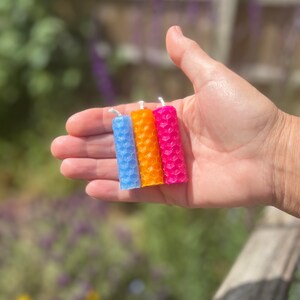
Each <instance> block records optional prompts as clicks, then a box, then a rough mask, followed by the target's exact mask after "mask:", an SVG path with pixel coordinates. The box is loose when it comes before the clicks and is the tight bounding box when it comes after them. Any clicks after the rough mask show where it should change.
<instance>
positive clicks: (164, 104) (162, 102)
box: [158, 97, 166, 106]
mask: <svg viewBox="0 0 300 300" xmlns="http://www.w3.org/2000/svg"><path fill="white" fill-rule="evenodd" d="M158 101H159V102H160V103H161V105H162V106H166V102H165V100H164V99H163V97H158Z"/></svg>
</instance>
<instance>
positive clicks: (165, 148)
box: [153, 106, 188, 184]
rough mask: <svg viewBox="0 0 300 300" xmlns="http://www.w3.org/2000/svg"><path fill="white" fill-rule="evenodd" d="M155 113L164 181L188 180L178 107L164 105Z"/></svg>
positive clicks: (168, 182) (180, 181)
mask: <svg viewBox="0 0 300 300" xmlns="http://www.w3.org/2000/svg"><path fill="white" fill-rule="evenodd" d="M153 114H154V116H155V124H156V128H157V133H158V141H159V146H160V155H161V160H162V164H163V172H164V182H165V183H167V184H171V183H182V182H187V181H188V176H187V171H186V164H185V159H184V152H183V149H182V142H181V138H180V131H179V126H178V119H177V113H176V109H175V108H174V107H173V106H162V107H160V108H157V109H156V110H154V111H153Z"/></svg>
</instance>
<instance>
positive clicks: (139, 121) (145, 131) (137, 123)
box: [131, 109, 164, 187]
mask: <svg viewBox="0 0 300 300" xmlns="http://www.w3.org/2000/svg"><path fill="white" fill-rule="evenodd" d="M131 118H132V124H133V131H134V136H135V143H136V149H137V156H138V162H139V169H140V177H141V184H142V187H145V186H151V185H158V184H163V183H164V181H163V170H162V163H161V158H160V152H159V144H158V139H157V131H156V127H155V119H154V115H153V112H152V111H151V110H150V109H140V110H137V111H133V112H132V113H131Z"/></svg>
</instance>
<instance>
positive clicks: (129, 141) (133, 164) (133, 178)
mask: <svg viewBox="0 0 300 300" xmlns="http://www.w3.org/2000/svg"><path fill="white" fill-rule="evenodd" d="M109 111H110V112H113V113H115V114H116V115H117V117H115V118H114V119H113V121H112V128H113V132H114V142H115V147H116V156H117V163H118V175H119V180H120V189H121V190H129V189H135V188H139V187H141V182H140V176H139V168H138V161H137V156H136V149H135V143H134V135H133V129H132V121H131V118H130V116H122V115H121V114H120V113H119V112H118V111H117V110H115V109H110V110H109Z"/></svg>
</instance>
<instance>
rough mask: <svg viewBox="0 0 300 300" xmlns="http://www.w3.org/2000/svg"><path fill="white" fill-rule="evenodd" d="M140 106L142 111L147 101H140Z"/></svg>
mask: <svg viewBox="0 0 300 300" xmlns="http://www.w3.org/2000/svg"><path fill="white" fill-rule="evenodd" d="M138 104H139V105H140V109H144V108H145V101H144V100H141V101H139V102H138Z"/></svg>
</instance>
